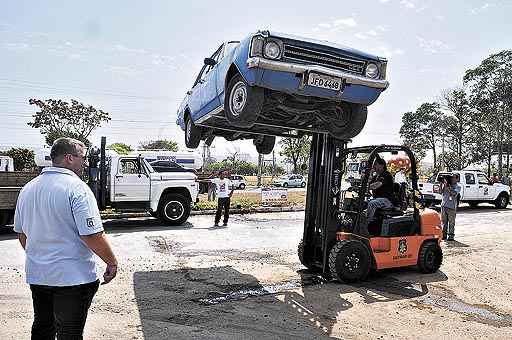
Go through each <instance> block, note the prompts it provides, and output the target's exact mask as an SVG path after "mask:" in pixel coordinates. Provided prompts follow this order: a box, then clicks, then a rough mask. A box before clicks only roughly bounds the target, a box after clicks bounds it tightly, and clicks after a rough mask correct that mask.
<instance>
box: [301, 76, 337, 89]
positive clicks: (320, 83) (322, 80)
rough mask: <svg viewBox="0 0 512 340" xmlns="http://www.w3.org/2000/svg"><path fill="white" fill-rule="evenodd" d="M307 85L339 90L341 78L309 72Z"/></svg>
mask: <svg viewBox="0 0 512 340" xmlns="http://www.w3.org/2000/svg"><path fill="white" fill-rule="evenodd" d="M308 85H310V86H315V87H321V88H323V89H329V90H334V91H339V90H341V78H336V77H329V76H324V75H323V74H318V73H310V74H309V77H308Z"/></svg>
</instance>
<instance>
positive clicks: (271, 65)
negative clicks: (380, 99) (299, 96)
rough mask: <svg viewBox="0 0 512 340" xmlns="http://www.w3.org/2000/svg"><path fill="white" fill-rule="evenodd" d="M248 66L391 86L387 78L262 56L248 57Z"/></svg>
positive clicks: (352, 82)
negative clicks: (369, 76)
mask: <svg viewBox="0 0 512 340" xmlns="http://www.w3.org/2000/svg"><path fill="white" fill-rule="evenodd" d="M247 67H248V68H255V67H257V68H261V69H265V70H272V71H281V72H288V73H294V74H303V75H307V74H308V73H309V72H316V73H320V74H324V75H327V76H331V77H337V78H341V79H343V80H344V81H345V83H346V84H353V85H362V86H366V87H371V88H375V89H381V90H385V89H387V88H388V86H389V82H388V81H387V80H381V79H371V78H366V77H361V76H358V75H355V74H352V73H348V72H343V71H339V70H333V69H330V68H327V67H324V66H317V65H301V64H292V63H286V62H282V61H275V60H268V59H265V58H261V57H252V58H249V59H247ZM305 81H306V78H305V76H303V77H302V86H304V85H305Z"/></svg>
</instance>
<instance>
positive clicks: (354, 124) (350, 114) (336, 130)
mask: <svg viewBox="0 0 512 340" xmlns="http://www.w3.org/2000/svg"><path fill="white" fill-rule="evenodd" d="M367 116H368V109H367V108H366V106H365V105H361V104H354V103H346V102H343V103H340V104H339V105H336V110H335V112H334V114H333V119H332V120H331V121H330V122H329V123H328V125H327V130H328V131H329V133H330V134H331V135H332V136H333V137H334V138H337V139H342V140H345V139H350V138H354V137H355V136H357V135H358V134H359V133H360V132H361V130H363V127H364V125H365V124H366V117H367Z"/></svg>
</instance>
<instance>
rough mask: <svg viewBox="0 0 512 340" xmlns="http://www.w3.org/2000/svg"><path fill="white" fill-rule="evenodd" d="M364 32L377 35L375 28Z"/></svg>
mask: <svg viewBox="0 0 512 340" xmlns="http://www.w3.org/2000/svg"><path fill="white" fill-rule="evenodd" d="M366 34H368V35H371V36H373V37H375V36H376V35H377V32H376V31H375V30H369V31H368V32H366Z"/></svg>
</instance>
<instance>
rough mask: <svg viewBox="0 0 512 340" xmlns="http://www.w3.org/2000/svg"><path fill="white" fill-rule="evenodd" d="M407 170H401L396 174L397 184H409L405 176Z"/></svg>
mask: <svg viewBox="0 0 512 340" xmlns="http://www.w3.org/2000/svg"><path fill="white" fill-rule="evenodd" d="M405 172H406V170H405V168H400V170H398V171H397V172H396V174H395V183H398V184H402V183H407V177H406V175H405Z"/></svg>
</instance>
